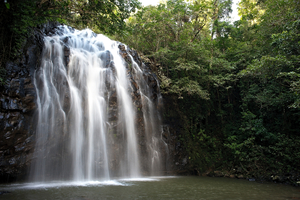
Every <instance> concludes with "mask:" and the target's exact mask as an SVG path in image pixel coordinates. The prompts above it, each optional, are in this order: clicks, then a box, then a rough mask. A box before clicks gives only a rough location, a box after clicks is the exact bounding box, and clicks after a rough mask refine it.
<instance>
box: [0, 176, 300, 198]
mask: <svg viewBox="0 0 300 200" xmlns="http://www.w3.org/2000/svg"><path fill="white" fill-rule="evenodd" d="M0 191H8V192H10V193H6V194H3V195H1V196H0V199H14V200H15V199H23V200H29V199H30V200H37V199H45V200H48V199H49V200H50V199H51V200H53V199H64V200H65V199H70V200H96V199H199V200H210V199H230V200H235V199H236V200H238V199H243V200H244V199H245V200H255V199H259V200H266V199H270V200H277V199H278V200H279V199H287V200H290V199H294V200H297V199H299V200H300V188H299V187H293V186H288V185H283V184H274V183H258V182H249V181H247V180H238V179H230V178H211V177H148V178H139V179H115V180H110V181H88V182H51V183H40V184H37V183H35V184H32V183H31V184H30V183H27V184H11V185H0Z"/></svg>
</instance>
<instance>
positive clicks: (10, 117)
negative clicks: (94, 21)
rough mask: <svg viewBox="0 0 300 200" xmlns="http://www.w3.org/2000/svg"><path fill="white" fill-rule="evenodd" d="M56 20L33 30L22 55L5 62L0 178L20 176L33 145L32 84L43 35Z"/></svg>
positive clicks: (0, 93)
mask: <svg viewBox="0 0 300 200" xmlns="http://www.w3.org/2000/svg"><path fill="white" fill-rule="evenodd" d="M57 25H59V24H58V23H47V24H44V25H42V26H40V27H38V28H36V29H35V30H34V34H33V35H32V36H31V37H30V38H28V39H27V42H26V44H25V46H24V47H23V55H22V56H21V57H20V58H19V59H17V60H15V61H10V62H7V63H6V73H7V76H6V82H5V84H4V85H3V86H1V87H0V119H1V121H0V138H1V139H0V181H1V182H9V181H13V180H16V179H22V178H23V177H24V176H25V175H26V173H27V170H28V166H29V164H30V159H31V157H32V152H33V147H34V133H35V124H34V122H35V110H36V102H35V99H36V91H35V87H34V83H33V76H34V71H35V69H36V68H37V67H38V66H39V63H40V60H39V59H40V55H41V52H42V47H43V37H44V36H45V35H46V34H53V33H54V31H55V27H57Z"/></svg>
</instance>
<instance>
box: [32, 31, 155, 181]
mask: <svg viewBox="0 0 300 200" xmlns="http://www.w3.org/2000/svg"><path fill="white" fill-rule="evenodd" d="M118 46H119V43H118V42H115V41H112V40H110V39H108V38H107V37H105V36H103V35H96V34H95V33H93V32H92V31H91V30H88V29H86V30H83V31H78V30H72V29H70V28H68V27H66V26H60V27H59V33H58V34H56V35H53V36H47V37H45V38H44V49H43V54H42V58H41V66H40V68H39V69H38V70H37V71H36V73H35V82H34V84H35V87H36V91H37V107H38V108H37V110H38V121H37V130H36V147H35V152H34V158H33V163H32V165H31V166H32V167H31V172H30V176H31V181H51V180H74V181H84V180H99V179H110V177H111V176H121V177H139V176H141V174H142V171H144V169H142V168H143V167H142V160H146V163H144V164H143V166H147V165H150V167H149V168H152V171H153V169H154V168H155V169H156V170H158V169H160V167H159V166H160V153H159V148H158V146H157V140H158V139H159V138H160V136H159V134H160V131H159V128H158V127H159V126H160V123H159V117H158V116H159V115H158V113H157V111H156V108H155V106H154V103H153V102H152V101H151V100H150V96H149V95H151V92H150V89H149V88H147V87H148V86H147V81H146V80H144V77H143V72H142V70H141V68H140V67H139V66H138V65H137V64H136V63H135V62H134V59H133V58H132V59H131V60H132V63H131V66H129V65H128V63H126V62H125V60H124V59H123V58H122V56H121V55H120V49H119V47H118ZM131 68H133V72H132V74H133V75H132V76H133V78H135V79H136V83H137V85H138V86H137V88H138V90H137V92H136V94H137V96H138V95H140V96H141V100H142V110H143V119H144V120H143V121H144V122H143V123H144V124H145V127H143V129H142V130H143V131H144V132H145V133H142V131H140V129H139V131H138V130H137V125H139V124H138V123H137V119H136V118H137V116H136V115H137V114H136V112H137V108H136V107H135V106H134V104H133V97H132V94H133V89H132V87H131V83H130V77H129V76H130V72H129V71H130V70H132V69H131ZM155 81H156V80H155ZM141 126H144V125H141ZM141 134H145V138H146V144H147V145H146V147H145V148H147V150H144V151H145V152H146V155H142V156H143V157H146V158H144V159H141V158H140V157H141V155H140V154H141V151H143V150H141V148H143V147H140V146H139V143H142V142H141V141H139V140H140V139H139V135H141ZM142 137H144V136H140V138H142ZM147 161H149V162H147ZM144 168H145V167H144ZM146 168H147V167H146Z"/></svg>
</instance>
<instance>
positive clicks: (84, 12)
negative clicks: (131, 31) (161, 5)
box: [0, 0, 140, 81]
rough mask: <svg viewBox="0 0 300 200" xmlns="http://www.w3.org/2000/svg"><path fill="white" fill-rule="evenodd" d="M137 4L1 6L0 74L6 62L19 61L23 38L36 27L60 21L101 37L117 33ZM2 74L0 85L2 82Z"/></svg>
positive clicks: (10, 0) (65, 1) (23, 0)
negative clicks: (87, 28) (96, 32)
mask: <svg viewBox="0 0 300 200" xmlns="http://www.w3.org/2000/svg"><path fill="white" fill-rule="evenodd" d="M139 5H140V3H139V2H138V1H137V0H130V1H125V0H112V1H111V0H101V1H99V0H93V1H86V0H77V1H70V0H7V1H4V2H3V1H2V2H1V3H0V12H1V16H0V22H1V27H0V45H1V47H2V48H1V50H0V70H1V71H3V70H4V68H5V66H4V65H5V63H6V61H7V60H8V59H11V60H14V59H17V58H18V57H20V55H19V54H20V53H21V49H22V47H23V45H24V43H25V40H26V38H28V36H29V35H30V34H31V33H32V29H33V28H35V27H36V26H37V25H40V24H43V23H45V22H47V21H59V22H61V23H65V24H68V25H72V26H73V27H75V28H86V27H87V26H90V27H93V28H94V29H95V30H98V32H99V31H101V32H104V33H110V34H112V33H115V32H120V31H122V30H123V29H124V28H125V19H126V18H128V17H129V15H130V14H131V13H132V12H134V11H135V9H136V8H138V7H139ZM4 74H5V73H2V72H1V78H0V81H3V80H4Z"/></svg>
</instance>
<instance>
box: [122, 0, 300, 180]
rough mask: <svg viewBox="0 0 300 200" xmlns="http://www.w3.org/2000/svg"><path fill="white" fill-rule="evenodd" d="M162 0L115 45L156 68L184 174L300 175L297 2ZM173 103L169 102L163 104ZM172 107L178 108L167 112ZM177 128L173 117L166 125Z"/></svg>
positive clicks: (140, 15) (135, 19)
mask: <svg viewBox="0 0 300 200" xmlns="http://www.w3.org/2000/svg"><path fill="white" fill-rule="evenodd" d="M231 4H232V2H231V0H196V1H188V2H185V1H183V0H169V1H167V2H166V3H165V4H160V5H158V6H156V7H153V6H148V7H144V8H143V9H142V10H140V11H138V12H137V13H136V14H134V15H133V16H132V17H131V18H130V19H129V20H128V22H127V25H128V29H127V31H126V32H125V33H124V32H123V34H120V35H118V39H119V40H121V41H124V43H126V44H128V45H129V46H131V47H133V48H135V49H137V50H138V51H140V52H142V53H144V54H145V55H146V56H147V57H149V58H150V59H151V60H152V61H153V62H154V63H155V65H156V66H157V71H158V76H159V78H160V80H161V88H162V92H163V93H164V96H165V97H166V96H167V97H168V98H169V99H172V101H173V102H172V101H169V102H168V104H169V105H165V106H166V107H168V106H169V107H170V109H168V108H167V109H166V112H165V113H164V115H165V117H166V119H167V120H169V122H170V123H172V119H174V118H180V121H181V123H182V124H183V125H182V131H181V134H180V135H179V138H178V139H179V140H181V141H182V142H183V144H184V145H185V150H186V152H187V154H188V156H189V163H190V170H191V171H194V172H196V173H199V174H201V173H203V172H204V171H206V170H217V169H223V170H224V169H225V170H228V171H233V170H237V171H238V172H239V173H240V174H244V175H246V176H248V177H252V176H253V177H261V176H269V177H270V176H271V175H284V174H289V173H290V174H293V173H296V174H297V173H299V166H300V148H299V147H300V134H299V133H300V132H299V130H300V109H299V107H300V99H299V92H300V87H299V86H300V82H299V76H300V72H299V70H300V4H299V2H298V1H297V0H276V1H274V0H257V1H256V0H242V1H241V2H240V3H239V15H240V16H241V19H240V20H239V21H236V22H234V23H233V24H232V23H230V22H228V20H227V21H226V17H228V15H229V14H230V12H231ZM170 104H172V105H170ZM174 109H177V110H176V111H174ZM173 122H174V121H173Z"/></svg>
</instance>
